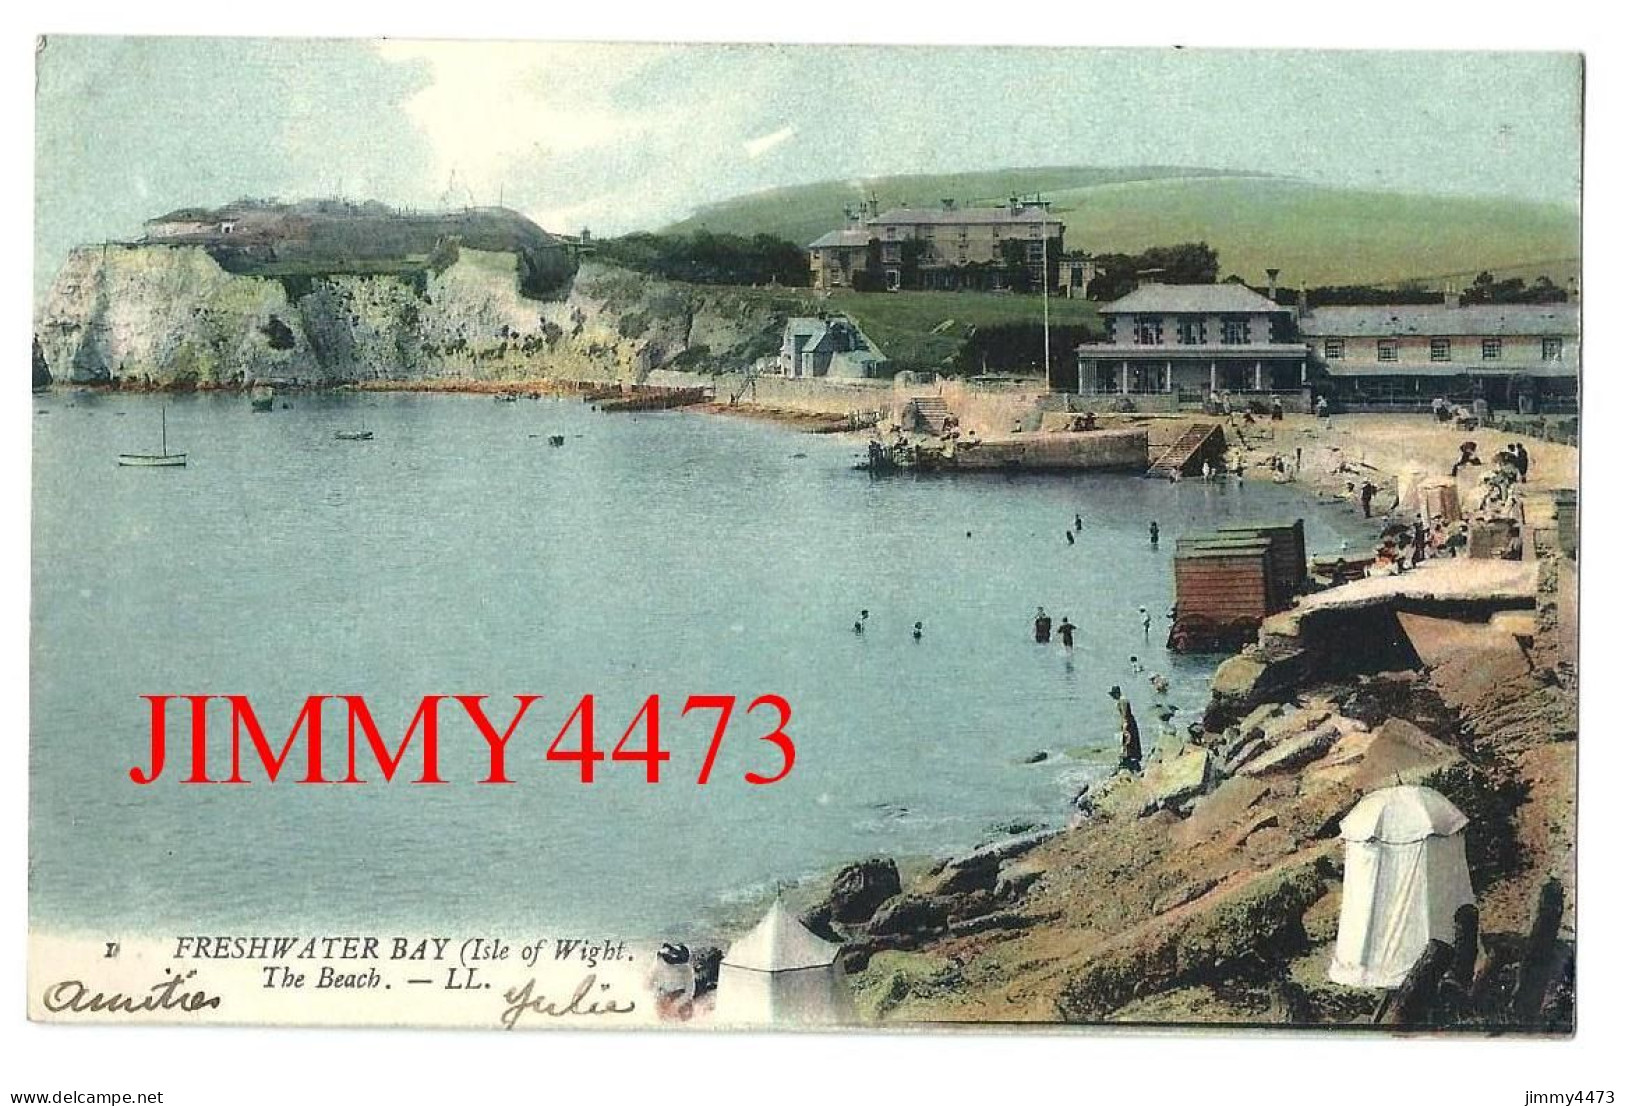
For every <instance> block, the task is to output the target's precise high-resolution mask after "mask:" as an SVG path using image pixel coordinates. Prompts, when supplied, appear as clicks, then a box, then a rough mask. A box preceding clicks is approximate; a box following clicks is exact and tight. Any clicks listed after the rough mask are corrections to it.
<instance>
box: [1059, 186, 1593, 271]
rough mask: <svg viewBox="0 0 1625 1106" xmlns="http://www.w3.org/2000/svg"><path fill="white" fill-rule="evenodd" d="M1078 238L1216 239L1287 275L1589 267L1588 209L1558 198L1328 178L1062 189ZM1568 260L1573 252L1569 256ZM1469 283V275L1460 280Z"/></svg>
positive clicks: (1108, 244)
mask: <svg viewBox="0 0 1625 1106" xmlns="http://www.w3.org/2000/svg"><path fill="white" fill-rule="evenodd" d="M1053 198H1054V200H1055V207H1056V210H1057V211H1061V212H1065V213H1066V222H1067V242H1068V243H1069V244H1070V245H1074V246H1080V247H1083V248H1087V249H1090V250H1094V251H1103V252H1121V253H1130V252H1138V251H1139V250H1142V249H1144V248H1145V247H1146V246H1148V245H1154V244H1158V243H1172V242H1183V241H1192V240H1205V241H1206V242H1208V243H1209V244H1210V245H1212V246H1213V247H1214V248H1215V249H1217V250H1218V251H1219V262H1220V264H1221V266H1222V267H1223V269H1224V272H1225V273H1237V274H1240V275H1241V276H1242V277H1243V278H1245V279H1246V280H1248V281H1249V282H1251V283H1254V284H1260V283H1262V282H1263V280H1264V268H1265V267H1266V266H1269V265H1274V266H1278V267H1279V268H1280V269H1281V271H1282V280H1283V281H1284V282H1286V283H1289V284H1293V285H1296V284H1298V283H1299V282H1307V283H1309V284H1311V285H1317V284H1352V283H1356V282H1370V283H1384V282H1388V281H1398V280H1402V279H1406V278H1417V277H1421V278H1429V277H1445V276H1449V275H1451V274H1461V273H1465V274H1468V275H1469V277H1470V275H1471V274H1473V273H1476V272H1478V271H1479V270H1482V269H1491V270H1495V271H1496V272H1498V273H1501V274H1503V275H1512V272H1511V270H1512V267H1514V266H1519V265H1523V264H1526V263H1530V262H1548V261H1552V260H1554V259H1558V260H1559V263H1558V264H1545V265H1537V266H1536V267H1535V269H1534V271H1533V273H1530V274H1524V273H1522V272H1521V271H1520V272H1519V273H1518V274H1516V275H1526V276H1533V275H1538V274H1540V273H1546V274H1548V275H1550V276H1551V277H1552V279H1554V280H1558V281H1566V280H1567V278H1568V277H1569V275H1571V274H1572V273H1574V272H1575V271H1576V270H1577V262H1576V261H1575V260H1574V259H1577V258H1578V257H1579V253H1580V246H1579V230H1580V228H1579V220H1578V218H1577V216H1576V215H1575V214H1574V213H1572V212H1570V211H1567V210H1565V209H1564V208H1562V207H1559V206H1557V205H1541V204H1531V203H1522V202H1518V201H1513V200H1495V199H1479V198H1469V197H1461V196H1421V195H1406V194H1400V193H1389V192H1365V191H1355V190H1352V189H1340V188H1326V187H1321V186H1319V185H1312V184H1305V183H1302V182H1299V181H1289V180H1279V179H1275V180H1246V181H1242V180H1234V179H1230V180H1223V179H1208V180H1188V181H1171V180H1170V181H1157V182H1150V183H1147V184H1127V185H1108V186H1105V187H1096V188H1076V189H1068V190H1065V191H1058V192H1056V193H1055V194H1054V197H1053ZM1561 259H1568V260H1567V261H1566V262H1564V261H1562V260H1561ZM1457 283H1458V284H1460V283H1461V281H1460V280H1458V281H1457Z"/></svg>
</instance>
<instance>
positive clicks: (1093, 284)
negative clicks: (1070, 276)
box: [1088, 242, 1219, 300]
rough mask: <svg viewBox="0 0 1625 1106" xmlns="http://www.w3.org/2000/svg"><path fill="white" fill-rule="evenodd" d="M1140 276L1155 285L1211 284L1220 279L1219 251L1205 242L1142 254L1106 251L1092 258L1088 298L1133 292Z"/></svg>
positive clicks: (1152, 249) (1116, 296) (1157, 248)
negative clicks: (1091, 276)
mask: <svg viewBox="0 0 1625 1106" xmlns="http://www.w3.org/2000/svg"><path fill="white" fill-rule="evenodd" d="M1142 279H1146V280H1152V281H1155V282H1157V283H1158V284H1213V283H1215V282H1216V281H1217V280H1218V279H1219V254H1218V251H1217V250H1215V249H1214V248H1213V247H1212V246H1209V245H1208V244H1207V243H1206V242H1182V243H1179V244H1178V245H1174V246H1152V247H1151V248H1150V249H1148V250H1146V251H1145V252H1144V253H1137V254H1126V253H1106V254H1101V255H1099V256H1098V257H1096V258H1095V279H1094V280H1092V281H1090V282H1089V290H1088V291H1089V298H1090V299H1093V300H1115V299H1118V298H1119V297H1121V296H1126V295H1128V294H1129V293H1130V292H1132V291H1134V289H1135V287H1136V286H1137V285H1138V284H1139V283H1140V281H1141V280H1142Z"/></svg>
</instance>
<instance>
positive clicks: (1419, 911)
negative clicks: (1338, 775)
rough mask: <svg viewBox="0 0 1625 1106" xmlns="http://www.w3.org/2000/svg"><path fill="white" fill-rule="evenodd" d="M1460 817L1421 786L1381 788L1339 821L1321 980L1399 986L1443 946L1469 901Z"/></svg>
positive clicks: (1446, 802)
mask: <svg viewBox="0 0 1625 1106" xmlns="http://www.w3.org/2000/svg"><path fill="white" fill-rule="evenodd" d="M1466 825H1467V816H1466V815H1465V814H1463V813H1462V812H1461V811H1459V810H1457V809H1456V808H1455V807H1454V806H1453V805H1451V802H1450V800H1449V799H1446V798H1445V797H1444V796H1443V795H1441V794H1439V793H1438V792H1437V791H1434V790H1433V789H1431V788H1427V787H1413V786H1401V787H1385V788H1383V789H1382V790H1381V791H1373V792H1372V793H1371V794H1369V795H1367V796H1366V797H1365V798H1363V799H1361V800H1360V801H1359V803H1357V804H1356V805H1355V807H1354V809H1353V810H1351V811H1350V812H1349V814H1348V816H1347V817H1346V818H1344V819H1343V822H1342V838H1343V841H1344V858H1343V908H1342V912H1341V914H1340V915H1339V916H1338V919H1337V951H1336V953H1335V955H1334V956H1333V958H1332V966H1331V969H1330V970H1329V971H1328V972H1327V975H1328V976H1330V978H1331V979H1332V980H1333V981H1334V982H1337V983H1344V984H1347V985H1349V986H1351V987H1382V988H1392V987H1398V986H1399V985H1400V984H1401V983H1403V982H1404V980H1405V976H1406V974H1407V973H1409V972H1410V970H1411V968H1412V966H1414V965H1415V963H1416V961H1417V960H1418V959H1419V958H1420V957H1421V955H1422V951H1423V950H1424V949H1426V948H1427V944H1428V941H1430V940H1432V939H1434V938H1438V939H1439V940H1441V941H1449V940H1450V939H1451V936H1452V930H1453V927H1454V921H1455V913H1456V910H1457V909H1458V908H1459V907H1461V906H1462V905H1464V904H1466V903H1470V902H1472V901H1473V884H1472V880H1471V879H1470V878H1469V876H1468V873H1467V838H1466V835H1465V834H1463V833H1462V829H1463V828H1464V827H1465V826H1466Z"/></svg>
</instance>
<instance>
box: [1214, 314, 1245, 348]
mask: <svg viewBox="0 0 1625 1106" xmlns="http://www.w3.org/2000/svg"><path fill="white" fill-rule="evenodd" d="M1221 341H1223V342H1224V344H1225V345H1227V346H1244V345H1246V344H1247V343H1248V342H1250V341H1252V327H1251V326H1250V325H1249V324H1248V322H1247V320H1246V319H1244V318H1230V319H1225V320H1224V331H1223V334H1222V336H1221Z"/></svg>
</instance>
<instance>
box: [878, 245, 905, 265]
mask: <svg viewBox="0 0 1625 1106" xmlns="http://www.w3.org/2000/svg"><path fill="white" fill-rule="evenodd" d="M880 260H882V261H891V262H896V261H901V260H902V247H901V246H899V245H898V244H897V243H896V242H888V243H886V244H885V245H884V246H882V247H881V250H880Z"/></svg>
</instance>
